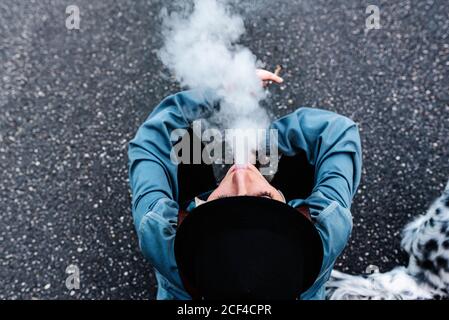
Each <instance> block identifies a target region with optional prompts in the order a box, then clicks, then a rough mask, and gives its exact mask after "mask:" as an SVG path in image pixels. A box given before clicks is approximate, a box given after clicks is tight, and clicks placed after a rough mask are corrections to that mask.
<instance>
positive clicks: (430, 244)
mask: <svg viewBox="0 0 449 320" xmlns="http://www.w3.org/2000/svg"><path fill="white" fill-rule="evenodd" d="M437 249H438V242H437V241H436V240H435V239H430V240H429V241H427V242H426V244H425V245H424V250H426V251H428V252H432V251H436V250H437Z"/></svg>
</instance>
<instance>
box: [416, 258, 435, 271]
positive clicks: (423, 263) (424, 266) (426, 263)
mask: <svg viewBox="0 0 449 320" xmlns="http://www.w3.org/2000/svg"><path fill="white" fill-rule="evenodd" d="M418 265H419V266H420V267H421V268H422V269H424V270H428V271H430V272H432V273H434V274H438V270H437V268H435V265H434V264H433V262H432V261H430V260H428V259H426V260H424V261H418Z"/></svg>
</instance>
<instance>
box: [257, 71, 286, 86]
mask: <svg viewBox="0 0 449 320" xmlns="http://www.w3.org/2000/svg"><path fill="white" fill-rule="evenodd" d="M257 76H258V77H259V78H260V79H261V80H262V81H273V82H276V83H282V82H284V79H282V78H281V77H279V76H277V75H275V74H274V73H272V72H269V71H267V70H262V69H258V70H257Z"/></svg>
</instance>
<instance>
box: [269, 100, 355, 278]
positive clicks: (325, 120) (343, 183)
mask: <svg viewBox="0 0 449 320" xmlns="http://www.w3.org/2000/svg"><path fill="white" fill-rule="evenodd" d="M272 127H273V128H274V129H277V130H279V131H278V132H279V141H278V144H279V149H280V151H281V153H283V154H286V155H288V156H292V155H295V154H296V153H297V152H298V150H304V151H305V152H306V154H307V159H308V161H309V163H310V164H311V165H313V166H314V167H315V177H314V188H313V192H312V195H311V196H310V197H309V198H308V199H297V200H293V201H291V202H290V205H292V206H293V207H299V206H302V205H306V206H307V207H308V208H309V210H310V213H311V216H312V219H313V220H314V222H315V226H316V227H317V229H318V231H319V233H320V235H321V239H322V242H323V249H324V259H323V266H322V273H324V272H325V271H329V270H330V269H331V268H332V266H333V264H334V263H335V260H336V259H337V257H338V256H339V255H340V254H341V252H342V251H343V249H344V247H345V246H346V244H347V241H348V239H349V236H350V233H351V230H352V216H351V213H350V208H351V202H352V199H353V197H354V195H355V193H356V190H357V187H358V185H359V183H360V177H361V168H362V151H361V143H360V136H359V130H358V127H357V125H356V124H355V123H354V122H353V121H352V120H350V119H348V118H346V117H344V116H341V115H338V114H336V113H333V112H328V111H324V110H319V109H310V108H300V109H298V110H297V111H295V112H294V113H292V114H290V115H288V116H286V117H284V118H282V119H280V120H278V121H276V122H275V123H274V124H273V126H272ZM298 183H300V182H298Z"/></svg>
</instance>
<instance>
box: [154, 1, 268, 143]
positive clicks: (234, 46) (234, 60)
mask: <svg viewBox="0 0 449 320" xmlns="http://www.w3.org/2000/svg"><path fill="white" fill-rule="evenodd" d="M234 2H235V1H234ZM178 6H179V7H180V8H181V9H180V10H177V11H176V12H172V13H168V12H167V10H165V11H163V13H162V15H163V32H162V34H163V37H164V46H163V47H162V49H161V50H160V51H159V57H160V59H161V60H162V62H163V63H164V64H165V66H167V67H168V68H169V69H170V70H171V71H172V72H173V74H174V75H175V77H176V79H177V80H178V81H179V82H180V83H181V85H182V86H187V87H189V88H192V89H208V90H213V91H214V92H215V93H216V94H217V95H218V96H219V97H220V98H221V99H222V103H221V111H220V112H219V113H218V114H216V115H215V118H218V119H219V122H220V125H221V126H222V129H232V128H245V129H248V128H251V129H259V128H263V129H266V128H267V126H268V124H269V118H268V115H267V113H266V111H265V110H264V109H263V108H261V107H260V102H261V100H263V99H264V98H266V93H265V91H264V89H263V87H262V86H261V81H260V79H259V78H258V77H257V75H256V69H257V66H258V64H259V63H258V61H257V58H256V57H255V55H254V54H253V53H252V52H251V51H250V50H249V49H248V48H246V47H244V46H242V45H239V44H238V41H239V39H240V38H241V36H242V35H243V34H244V33H245V26H244V21H243V18H242V17H241V16H240V15H238V14H236V13H235V12H233V11H232V8H231V6H230V3H229V2H228V1H227V0H222V1H220V0H193V5H192V2H190V5H185V4H184V5H183V4H178ZM250 143H254V139H250ZM253 147H255V146H253Z"/></svg>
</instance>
